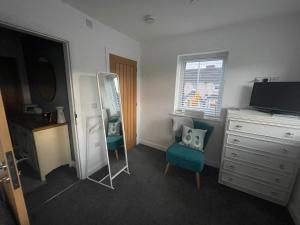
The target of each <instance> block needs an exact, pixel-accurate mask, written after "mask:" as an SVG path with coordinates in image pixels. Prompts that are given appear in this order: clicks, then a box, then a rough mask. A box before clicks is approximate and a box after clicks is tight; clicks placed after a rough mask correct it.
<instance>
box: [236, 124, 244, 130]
mask: <svg viewBox="0 0 300 225" xmlns="http://www.w3.org/2000/svg"><path fill="white" fill-rule="evenodd" d="M242 127H243V126H242V125H235V128H236V129H241V128H242Z"/></svg>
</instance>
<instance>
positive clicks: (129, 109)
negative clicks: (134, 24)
mask: <svg viewBox="0 0 300 225" xmlns="http://www.w3.org/2000/svg"><path fill="white" fill-rule="evenodd" d="M109 64H110V72H112V73H116V74H118V75H119V80H120V92H121V100H122V105H123V107H122V109H123V117H124V127H125V137H126V147H127V149H131V148H133V147H134V146H135V145H136V105H137V101H136V89H137V87H136V71H137V63H136V61H133V60H130V59H126V58H123V57H120V56H117V55H112V54H110V55H109Z"/></svg>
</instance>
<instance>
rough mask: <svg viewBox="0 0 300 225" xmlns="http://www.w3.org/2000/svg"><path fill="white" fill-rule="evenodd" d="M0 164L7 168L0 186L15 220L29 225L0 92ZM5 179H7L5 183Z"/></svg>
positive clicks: (1, 178) (21, 224)
mask: <svg viewBox="0 0 300 225" xmlns="http://www.w3.org/2000/svg"><path fill="white" fill-rule="evenodd" d="M0 162H1V163H2V164H3V165H4V166H7V168H6V169H4V173H3V174H2V177H0V180H1V182H0V185H3V186H4V190H5V194H6V196H7V199H8V202H9V204H10V206H11V208H12V210H13V213H14V215H15V218H16V220H17V221H18V223H19V224H20V225H29V219H28V214H27V209H26V205H25V201H24V196H23V190H22V186H21V183H20V178H19V173H18V170H17V166H16V161H15V157H14V153H13V148H12V143H11V140H10V135H9V130H8V125H7V121H6V115H5V110H4V105H3V100H2V95H1V92H0ZM5 177H6V178H7V179H8V180H7V181H5Z"/></svg>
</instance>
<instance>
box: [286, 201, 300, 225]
mask: <svg viewBox="0 0 300 225" xmlns="http://www.w3.org/2000/svg"><path fill="white" fill-rule="evenodd" d="M288 210H289V213H290V215H291V217H292V218H293V220H294V223H295V224H296V225H300V214H299V212H298V211H296V209H294V208H293V206H291V205H289V207H288Z"/></svg>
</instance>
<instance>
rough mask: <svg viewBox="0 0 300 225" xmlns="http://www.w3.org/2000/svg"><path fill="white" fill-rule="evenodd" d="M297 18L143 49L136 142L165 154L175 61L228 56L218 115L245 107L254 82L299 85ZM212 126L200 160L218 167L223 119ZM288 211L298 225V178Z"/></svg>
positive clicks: (156, 42)
mask: <svg viewBox="0 0 300 225" xmlns="http://www.w3.org/2000/svg"><path fill="white" fill-rule="evenodd" d="M299 27H300V15H293V16H289V17H281V18H272V19H269V20H260V21H255V22H251V23H244V24H238V25H234V26H228V27H223V28H219V29H215V30H210V31H205V32H197V33H191V34H186V35H181V36H176V37H167V38H163V39H157V40H153V41H149V42H147V43H143V45H142V49H141V62H142V65H141V121H142V123H141V128H140V129H141V133H140V142H141V143H143V144H146V145H149V146H152V147H155V148H157V149H161V150H165V149H166V148H167V146H168V145H169V143H170V140H171V132H170V129H171V126H170V117H169V115H168V114H169V113H171V112H173V107H174V93H175V79H176V65H177V55H180V54H188V53H201V52H210V51H220V50H221V51H222V50H227V51H228V52H229V56H228V63H227V69H226V73H225V86H224V95H223V104H222V107H223V111H224V110H225V109H226V108H229V107H247V106H248V104H249V100H250V94H251V86H252V85H253V80H254V78H255V77H264V76H268V77H277V78H279V80H280V81H300V67H299V59H300V41H299V40H300V29H299ZM207 122H209V123H211V124H213V125H214V126H215V131H214V133H213V136H212V137H211V141H210V142H209V144H208V146H207V149H206V152H205V155H206V163H207V164H209V165H212V166H215V167H218V166H219V163H220V158H221V148H222V142H223V134H224V116H222V117H221V119H220V120H219V121H207ZM289 210H290V212H291V215H293V218H294V220H295V223H297V225H298V224H300V215H299V211H300V175H299V176H298V180H297V185H296V186H295V188H294V194H293V196H292V198H291V201H290V204H289Z"/></svg>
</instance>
